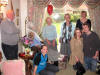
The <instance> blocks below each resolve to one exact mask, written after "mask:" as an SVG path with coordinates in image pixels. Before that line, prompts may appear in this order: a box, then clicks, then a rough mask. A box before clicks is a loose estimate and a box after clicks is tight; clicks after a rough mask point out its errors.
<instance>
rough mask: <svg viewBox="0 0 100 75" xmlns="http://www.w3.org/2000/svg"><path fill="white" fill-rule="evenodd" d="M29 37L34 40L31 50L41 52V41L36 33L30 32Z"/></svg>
mask: <svg viewBox="0 0 100 75" xmlns="http://www.w3.org/2000/svg"><path fill="white" fill-rule="evenodd" d="M28 37H29V38H30V39H31V40H32V42H31V43H30V47H31V50H33V51H38V50H40V46H41V44H42V43H41V39H40V38H39V37H38V35H36V33H35V32H29V34H28Z"/></svg>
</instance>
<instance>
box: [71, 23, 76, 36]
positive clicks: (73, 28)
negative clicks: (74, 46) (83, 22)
mask: <svg viewBox="0 0 100 75" xmlns="http://www.w3.org/2000/svg"><path fill="white" fill-rule="evenodd" d="M74 31H75V26H74V25H73V24H72V32H71V34H72V37H73V36H74Z"/></svg>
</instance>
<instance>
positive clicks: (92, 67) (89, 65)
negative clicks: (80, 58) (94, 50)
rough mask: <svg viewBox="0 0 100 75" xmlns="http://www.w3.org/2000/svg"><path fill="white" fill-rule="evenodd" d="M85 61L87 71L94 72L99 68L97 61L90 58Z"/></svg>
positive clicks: (85, 58)
mask: <svg viewBox="0 0 100 75" xmlns="http://www.w3.org/2000/svg"><path fill="white" fill-rule="evenodd" d="M84 61H85V69H86V70H88V69H89V70H91V71H93V72H95V71H96V68H97V60H96V59H93V58H90V57H84Z"/></svg>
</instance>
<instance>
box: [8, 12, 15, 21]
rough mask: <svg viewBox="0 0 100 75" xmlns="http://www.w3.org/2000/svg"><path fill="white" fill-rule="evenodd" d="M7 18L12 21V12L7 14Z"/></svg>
mask: <svg viewBox="0 0 100 75" xmlns="http://www.w3.org/2000/svg"><path fill="white" fill-rule="evenodd" d="M7 17H8V18H9V19H10V20H11V21H13V20H14V17H15V16H14V12H10V13H9V14H7Z"/></svg>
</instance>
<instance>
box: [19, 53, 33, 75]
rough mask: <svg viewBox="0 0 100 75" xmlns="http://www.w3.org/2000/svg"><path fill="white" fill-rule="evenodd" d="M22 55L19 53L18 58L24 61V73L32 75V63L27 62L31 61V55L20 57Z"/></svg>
mask: <svg viewBox="0 0 100 75" xmlns="http://www.w3.org/2000/svg"><path fill="white" fill-rule="evenodd" d="M21 54H22V53H19V57H20V58H22V59H23V60H24V61H25V71H26V75H32V67H33V66H32V63H31V62H30V61H29V60H33V55H24V54H23V55H21Z"/></svg>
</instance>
